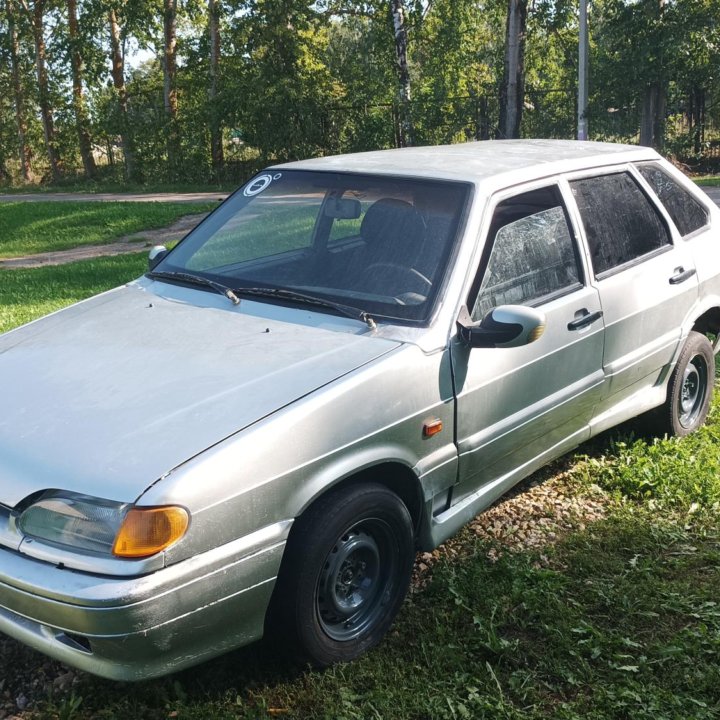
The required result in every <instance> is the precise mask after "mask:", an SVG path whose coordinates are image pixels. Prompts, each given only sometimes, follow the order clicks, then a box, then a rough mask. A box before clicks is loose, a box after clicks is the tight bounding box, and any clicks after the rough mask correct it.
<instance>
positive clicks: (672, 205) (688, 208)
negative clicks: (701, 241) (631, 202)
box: [638, 163, 709, 236]
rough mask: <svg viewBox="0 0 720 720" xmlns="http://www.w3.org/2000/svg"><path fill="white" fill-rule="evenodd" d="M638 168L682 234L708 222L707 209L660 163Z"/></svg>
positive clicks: (693, 230)
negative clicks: (659, 164)
mask: <svg viewBox="0 0 720 720" xmlns="http://www.w3.org/2000/svg"><path fill="white" fill-rule="evenodd" d="M638 170H639V171H640V172H641V173H642V176H643V177H644V178H645V179H646V180H647V182H648V184H649V185H650V187H651V188H652V189H653V190H654V191H655V194H656V195H657V196H658V197H659V198H660V201H661V202H662V204H663V205H664V206H665V209H666V210H667V211H668V215H670V217H671V218H672V220H673V222H674V223H675V227H677V229H678V230H679V231H680V234H681V235H682V236H685V235H689V234H690V233H692V232H695V231H696V230H699V229H700V228H701V227H704V226H705V225H707V224H708V220H709V217H708V212H707V210H706V209H705V208H704V207H703V206H702V205H701V204H700V203H699V202H698V201H697V200H695V198H694V197H693V196H692V195H691V194H690V193H689V192H688V191H687V190H685V188H683V187H682V186H680V185H678V184H677V183H676V182H675V180H673V179H672V178H671V177H670V176H669V175H668V174H667V173H666V172H664V171H663V170H662V169H661V168H660V167H659V166H658V165H655V164H653V163H648V164H647V165H639V166H638Z"/></svg>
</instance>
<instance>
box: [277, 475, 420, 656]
mask: <svg viewBox="0 0 720 720" xmlns="http://www.w3.org/2000/svg"><path fill="white" fill-rule="evenodd" d="M414 551H415V547H414V537H413V526H412V520H411V518H410V513H409V512H408V510H407V508H406V507H405V505H404V504H403V502H402V501H401V500H400V498H399V497H398V496H397V495H395V494H394V493H393V492H391V491H390V490H388V489H387V488H385V487H383V486H382V485H375V484H363V485H356V486H349V487H346V488H341V489H339V490H337V491H334V492H331V493H329V494H328V495H327V496H326V497H322V498H320V500H318V501H317V502H316V503H315V504H314V505H312V506H311V507H310V509H309V510H307V511H306V512H305V513H304V514H303V515H302V516H301V517H300V518H298V519H297V520H296V522H295V525H294V527H293V529H292V532H291V534H290V538H289V540H288V547H287V549H286V551H285V556H284V558H283V563H282V567H281V570H280V576H279V578H278V583H277V585H276V588H275V593H274V595H273V606H274V612H273V613H272V621H273V622H276V623H279V624H280V628H281V630H283V631H284V637H285V640H287V639H288V638H289V637H291V638H292V639H294V641H295V646H296V649H297V650H298V651H299V655H300V659H302V660H304V661H307V662H310V663H311V664H312V665H314V666H316V667H320V668H322V667H327V666H329V665H333V664H335V663H338V662H348V661H350V660H353V659H355V658H356V657H358V656H359V655H361V654H362V653H364V652H366V651H367V650H369V649H370V648H372V647H373V646H375V645H377V644H378V643H379V642H380V640H382V638H383V637H384V636H385V634H386V633H387V631H388V630H389V629H390V626H391V624H392V621H393V620H394V618H395V616H396V615H397V613H398V611H399V609H400V606H401V605H402V602H403V599H404V598H405V595H406V593H407V590H408V586H409V584H410V576H411V573H412V566H413V560H414V556H415V552H414ZM277 629H278V628H272V629H271V632H273V631H275V632H276V631H277Z"/></svg>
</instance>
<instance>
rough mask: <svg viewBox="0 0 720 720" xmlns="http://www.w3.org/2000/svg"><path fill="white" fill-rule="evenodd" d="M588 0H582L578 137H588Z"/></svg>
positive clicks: (585, 138)
mask: <svg viewBox="0 0 720 720" xmlns="http://www.w3.org/2000/svg"><path fill="white" fill-rule="evenodd" d="M587 3H588V0H580V38H579V46H580V47H579V52H580V58H579V63H578V123H577V139H578V140H587V139H588V121H587V106H588V88H587V86H588V23H587Z"/></svg>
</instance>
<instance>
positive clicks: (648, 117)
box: [640, 82, 667, 150]
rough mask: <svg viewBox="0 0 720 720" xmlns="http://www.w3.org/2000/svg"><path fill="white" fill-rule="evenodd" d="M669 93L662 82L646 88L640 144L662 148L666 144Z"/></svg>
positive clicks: (641, 119)
mask: <svg viewBox="0 0 720 720" xmlns="http://www.w3.org/2000/svg"><path fill="white" fill-rule="evenodd" d="M666 103H667V93H666V90H665V86H664V85H663V83H661V82H654V83H652V84H651V85H648V86H647V87H646V88H645V95H644V96H643V103H642V110H641V118H640V144H641V145H645V146H647V147H652V148H655V149H656V150H662V148H663V145H664V144H665V108H666Z"/></svg>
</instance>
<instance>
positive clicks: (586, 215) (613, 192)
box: [0, 141, 720, 680]
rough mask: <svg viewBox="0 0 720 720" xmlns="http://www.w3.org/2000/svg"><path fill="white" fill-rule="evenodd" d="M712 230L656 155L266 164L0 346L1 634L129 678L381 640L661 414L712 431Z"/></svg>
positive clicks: (681, 426)
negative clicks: (546, 478)
mask: <svg viewBox="0 0 720 720" xmlns="http://www.w3.org/2000/svg"><path fill="white" fill-rule="evenodd" d="M719 227H720V217H719V216H718V210H717V209H716V208H715V207H714V206H713V205H712V203H710V202H709V201H708V199H707V197H706V196H705V195H704V194H703V193H702V192H700V191H699V190H697V189H696V188H695V187H694V186H693V184H692V183H691V182H689V181H688V180H687V179H686V178H685V177H684V176H683V175H682V174H681V173H679V172H678V171H677V170H675V169H674V168H673V167H672V166H670V165H669V164H668V163H666V162H665V161H664V160H662V159H661V158H660V157H659V156H658V155H657V154H656V153H654V152H653V151H652V150H648V149H644V148H635V147H627V146H620V145H610V144H595V143H575V142H562V141H498V142H484V143H469V144H465V145H454V146H449V147H428V148H416V149H404V150H390V151H384V152H372V153H363V154H357V155H346V156H339V157H329V158H322V159H315V160H306V161H302V162H295V163H290V164H286V165H280V166H277V167H271V168H269V169H267V170H266V171H264V172H262V173H261V174H259V175H258V176H256V177H255V178H253V179H252V180H251V181H250V182H249V183H247V184H246V185H245V186H244V187H242V188H241V189H240V190H239V191H238V192H236V193H235V194H234V195H233V196H232V197H230V198H229V199H228V200H227V201H226V202H225V203H223V204H222V205H221V206H220V207H219V208H218V209H217V210H216V211H215V212H214V213H212V214H211V215H210V216H209V217H208V218H207V219H206V220H205V221H204V222H202V223H201V224H200V225H199V226H198V227H197V228H196V229H195V230H193V231H192V232H191V233H190V234H189V235H188V236H187V237H186V238H185V239H184V240H183V241H182V242H181V243H180V244H179V245H177V247H175V248H174V249H173V250H172V251H170V252H167V251H166V250H165V249H164V248H156V249H154V251H153V252H152V253H151V259H150V269H149V271H148V273H147V274H146V275H145V276H144V277H142V278H140V279H138V280H136V281H134V282H131V283H129V284H127V285H125V286H123V287H120V288H117V289H115V290H112V291H110V292H107V293H104V294H102V295H98V296H96V297H93V298H91V299H89V300H86V301H84V302H81V303H78V304H77V305H74V306H72V307H69V308H67V309H65V310H62V311H60V312H57V313H54V314H53V315H50V316H48V317H45V318H43V319H41V320H38V321H36V322H33V323H30V324H28V325H25V326H23V327H20V328H18V329H16V330H13V331H12V332H9V333H7V334H5V335H3V336H1V337H0V398H2V413H1V414H0V631H2V632H4V633H7V634H8V635H10V636H12V637H14V638H16V639H18V640H20V641H22V642H24V643H27V644H28V645H30V646H32V647H34V648H36V649H38V650H40V651H42V652H44V653H47V654H48V655H50V656H52V657H54V658H57V659H59V660H62V661H64V662H66V663H68V664H70V665H74V666H76V667H78V668H82V669H84V670H87V671H89V672H93V673H96V674H98V675H102V676H105V677H108V678H114V679H119V680H135V679H140V678H148V677H152V676H157V675H162V674H164V673H169V672H172V671H175V670H178V669H180V668H183V667H187V666H190V665H193V664H195V663H198V662H201V661H203V660H206V659H207V658H210V657H213V656H215V655H218V654H220V653H223V652H225V651H227V650H230V649H231V648H235V647H238V646H240V645H243V644H246V643H249V642H251V641H253V640H256V639H257V638H259V637H261V636H262V635H263V633H264V632H265V631H267V632H281V633H282V634H283V636H284V637H286V638H287V640H288V644H289V643H290V641H292V645H293V647H294V648H295V649H297V650H298V651H299V652H300V655H301V657H303V658H304V659H306V660H308V661H310V662H311V663H313V664H315V665H316V666H321V667H322V666H326V665H329V664H331V663H334V662H338V661H347V660H351V659H353V658H355V657H356V656H358V655H359V654H360V653H362V652H364V651H365V650H367V649H368V648H370V647H372V646H373V645H375V644H376V643H378V642H379V641H380V639H381V638H382V637H383V635H384V634H385V633H386V632H387V630H388V628H389V626H390V624H391V623H392V621H393V618H394V617H395V615H396V613H397V612H398V610H399V608H400V606H401V604H402V602H403V598H404V596H405V593H406V591H407V588H408V583H409V580H410V574H411V569H412V565H413V558H414V554H415V552H416V551H417V550H418V549H423V550H427V549H430V548H433V547H435V546H437V545H438V544H439V543H441V542H443V541H444V540H445V539H446V538H448V537H450V536H451V535H452V534H453V533H455V532H456V531H457V530H458V529H459V528H460V527H461V526H462V525H463V524H464V523H466V522H467V521H468V520H470V519H471V518H472V517H473V516H475V515H476V514H477V513H479V512H480V511H481V510H483V509H484V508H485V507H487V506H488V505H489V504H490V503H492V502H493V501H494V500H496V499H497V498H498V497H499V496H500V495H502V493H504V492H505V491H506V490H507V489H508V488H510V487H511V486H513V485H514V484H515V483H517V482H518V481H519V480H521V479H522V478H524V477H526V476H527V475H529V474H530V473H532V472H533V471H534V470H536V469H537V468H539V467H540V466H542V465H543V464H545V463H547V462H548V461H550V460H552V459H553V458H555V457H557V456H559V455H561V454H563V453H566V452H567V451H569V450H571V449H572V448H574V447H575V446H577V445H578V444H579V443H582V442H584V441H585V440H587V439H588V438H590V437H592V436H593V435H595V434H597V433H599V432H601V431H603V430H605V429H607V428H609V427H611V426H613V425H616V424H617V423H620V422H622V421H624V420H627V419H628V418H631V417H634V416H637V415H640V414H646V416H647V420H648V422H649V423H651V424H653V425H654V427H655V428H656V429H657V432H658V433H668V434H673V435H684V434H686V433H688V432H691V431H692V430H694V429H696V428H697V427H698V426H699V425H700V424H701V423H702V422H703V421H704V419H705V417H706V414H707V411H708V404H709V401H710V395H711V392H712V384H713V378H714V372H715V371H714V355H715V352H716V351H717V349H718V342H717V341H715V343H714V345H713V344H712V343H711V341H710V340H709V339H708V337H716V336H718V335H719V334H720V253H718V247H719V243H720V237H719V232H718V228H719Z"/></svg>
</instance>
